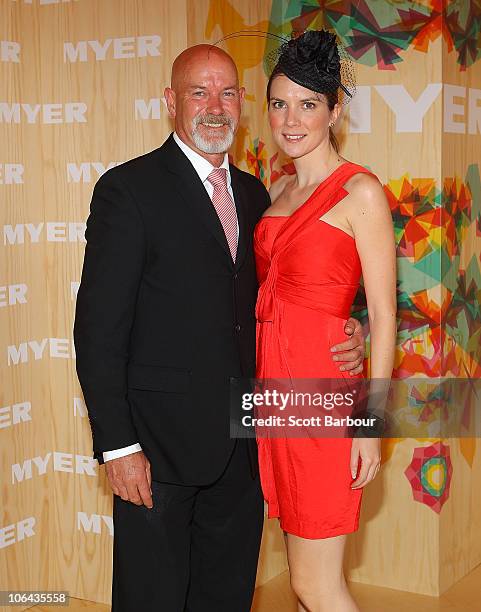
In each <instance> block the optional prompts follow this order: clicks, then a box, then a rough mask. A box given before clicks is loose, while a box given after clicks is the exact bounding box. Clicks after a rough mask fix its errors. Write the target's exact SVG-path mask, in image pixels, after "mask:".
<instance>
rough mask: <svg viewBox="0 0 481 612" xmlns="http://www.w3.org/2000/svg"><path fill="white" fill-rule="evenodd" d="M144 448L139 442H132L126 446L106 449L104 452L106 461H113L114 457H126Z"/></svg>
mask: <svg viewBox="0 0 481 612" xmlns="http://www.w3.org/2000/svg"><path fill="white" fill-rule="evenodd" d="M141 450H142V447H141V446H140V444H139V443H138V442H136V443H135V444H131V445H130V446H124V447H123V448H116V449H115V450H111V451H106V452H105V453H102V456H103V458H104V461H111V460H112V459H118V458H119V457H125V456H126V455H131V454H132V453H138V452H139V451H141Z"/></svg>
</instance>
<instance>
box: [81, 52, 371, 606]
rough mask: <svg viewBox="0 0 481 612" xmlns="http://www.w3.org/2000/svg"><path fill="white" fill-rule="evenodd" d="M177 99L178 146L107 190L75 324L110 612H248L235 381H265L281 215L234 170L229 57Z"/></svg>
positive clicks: (210, 58)
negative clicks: (102, 473) (255, 244)
mask: <svg viewBox="0 0 481 612" xmlns="http://www.w3.org/2000/svg"><path fill="white" fill-rule="evenodd" d="M165 98H166V101H167V107H168V110H169V113H170V116H171V117H172V118H173V119H174V124H175V132H174V133H173V134H171V135H170V136H169V138H168V139H167V140H166V142H165V143H164V144H163V145H162V146H161V147H160V148H159V149H156V150H154V151H152V152H151V153H148V154H147V155H143V156H142V157H139V158H137V159H133V160H131V161H129V162H127V163H125V164H122V165H120V166H117V167H115V168H113V169H112V170H109V171H108V172H106V173H105V174H104V175H103V176H102V177H101V178H100V180H99V181H98V182H97V184H96V186H95V189H94V193H93V198H92V203H91V212H90V216H89V218H88V220H87V231H86V239H87V246H86V250H85V260H84V266H83V271H82V279H81V283H80V288H79V292H78V298H77V309H76V317H75V325H74V339H75V348H76V355H77V372H78V376H79V380H80V383H81V386H82V389H83V393H84V396H85V400H86V404H87V408H88V413H89V419H90V424H91V428H92V434H93V447H94V454H95V456H96V457H97V458H98V460H99V462H100V463H103V462H105V465H106V472H107V476H108V480H109V482H110V485H111V487H112V491H113V493H114V528H115V535H114V559H113V586H112V610H113V611H114V612H138V611H142V612H150V611H152V612H154V611H156V612H182V611H184V610H185V611H188V612H247V611H248V610H250V605H251V600H252V594H253V589H254V583H255V575H256V566H257V557H258V552H259V544H260V537H261V530H262V520H263V503H262V495H261V490H260V485H259V474H258V469H257V457H256V447H255V441H253V440H244V439H242V440H241V439H239V440H235V439H231V438H230V436H229V381H230V379H231V378H232V377H234V378H238V377H252V376H254V374H255V318H254V306H255V301H256V294H257V281H256V273H255V264H254V256H253V251H252V234H253V230H254V227H255V225H256V223H257V221H258V220H259V218H260V216H261V215H262V213H263V212H264V210H265V209H266V208H267V207H268V205H269V204H270V201H269V196H268V193H267V191H266V190H265V188H264V186H263V185H262V183H261V182H260V181H258V180H257V179H256V178H254V177H253V176H251V175H249V174H247V173H245V172H241V171H240V170H238V169H237V168H236V167H235V166H232V165H229V162H228V157H227V153H226V152H227V151H228V149H229V148H230V146H231V145H232V142H233V139H234V135H235V131H236V128H237V125H238V123H239V117H240V112H241V105H242V101H243V98H244V89H243V88H242V87H239V82H238V76H237V70H236V67H235V64H234V62H233V61H232V59H231V58H230V56H229V55H227V54H226V53H225V52H224V51H222V50H220V49H218V48H216V47H211V46H209V45H198V46H195V47H192V48H190V49H187V50H186V51H184V52H183V53H181V55H179V57H177V59H176V60H175V62H174V64H173V67H172V78H171V87H168V88H166V89H165ZM350 321H351V329H349V330H347V331H348V332H350V333H352V332H353V331H354V333H353V334H352V336H351V339H350V340H348V341H347V343H345V345H343V347H342V348H343V349H345V350H346V349H350V350H349V351H348V352H347V353H345V359H346V361H350V365H349V366H348V367H349V368H352V369H354V370H355V369H356V368H358V367H359V364H360V362H361V360H362V356H363V344H364V343H363V339H362V333H361V330H360V327H359V326H357V327H356V328H355V329H354V321H353V320H350Z"/></svg>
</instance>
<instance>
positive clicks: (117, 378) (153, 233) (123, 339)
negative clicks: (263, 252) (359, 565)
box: [74, 135, 269, 484]
mask: <svg viewBox="0 0 481 612" xmlns="http://www.w3.org/2000/svg"><path fill="white" fill-rule="evenodd" d="M230 172H231V181H232V188H233V192H234V198H235V203H236V208H237V215H238V219H239V245H238V252H237V257H236V263H235V265H234V264H233V262H232V259H231V257H230V254H229V248H228V245H227V241H226V238H225V235H224V231H223V229H222V226H221V224H220V221H219V218H218V216H217V214H216V212H215V210H214V208H213V205H212V202H211V201H210V198H209V196H208V194H207V192H206V190H205V188H204V186H203V185H202V182H201V180H200V179H199V177H198V175H197V173H196V171H195V170H194V168H193V166H192V164H191V163H190V161H189V160H188V159H187V157H186V156H185V155H184V154H183V153H182V151H181V150H180V149H179V147H178V146H177V145H176V143H175V141H174V140H173V138H172V135H171V136H170V137H169V138H168V139H167V141H166V142H165V143H164V144H163V145H162V146H161V147H160V148H159V149H156V150H154V151H152V152H151V153H148V154H146V155H143V156H141V157H138V158H136V159H133V160H131V161H128V162H127V163H125V164H122V165H120V166H117V167H115V168H113V169H111V170H109V171H108V172H106V173H105V174H104V175H103V176H102V177H101V178H100V180H99V181H98V182H97V184H96V185H95V189H94V193H93V197H92V202H91V208H90V215H89V218H88V220H87V230H86V234H85V235H86V239H87V245H86V250H85V259H84V265H83V271H82V278H81V283H80V288H79V292H78V296H77V306H76V315H75V324H74V341H75V350H76V358H77V373H78V377H79V380H80V384H81V386H82V390H83V393H84V397H85V401H86V404H87V408H88V414H89V419H90V424H91V428H92V434H93V446H94V454H95V456H96V457H97V458H98V459H99V461H102V456H101V454H102V452H103V451H107V450H113V449H116V448H121V447H124V446H128V445H130V444H133V443H134V442H140V443H141V445H142V448H143V450H144V452H145V454H146V455H147V457H148V458H149V460H150V462H151V466H152V477H153V479H154V480H159V481H164V482H172V483H179V484H208V483H210V482H213V481H214V480H215V479H216V478H217V477H218V476H220V474H221V473H222V471H223V469H224V468H225V466H226V464H227V461H228V459H229V456H230V454H231V452H232V449H233V445H234V440H233V439H231V438H230V435H229V379H230V377H239V376H244V377H248V376H254V373H255V318H254V307H255V301H256V295H257V279H256V272H255V263H254V255H253V249H252V235H253V230H254V226H255V224H256V223H257V221H258V220H259V218H260V216H261V215H262V213H263V211H264V210H265V209H266V207H267V206H268V205H269V196H268V193H267V191H266V189H265V188H264V186H263V185H262V183H261V182H260V181H258V180H257V179H256V178H255V177H253V176H251V175H250V174H247V173H245V172H242V171H240V170H239V169H237V168H236V167H234V166H230Z"/></svg>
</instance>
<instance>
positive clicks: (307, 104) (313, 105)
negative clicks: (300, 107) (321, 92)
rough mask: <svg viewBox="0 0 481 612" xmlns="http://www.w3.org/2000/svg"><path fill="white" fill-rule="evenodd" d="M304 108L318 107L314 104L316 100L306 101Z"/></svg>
mask: <svg viewBox="0 0 481 612" xmlns="http://www.w3.org/2000/svg"><path fill="white" fill-rule="evenodd" d="M304 108H307V109H308V110H311V109H313V108H316V105H315V104H314V102H304Z"/></svg>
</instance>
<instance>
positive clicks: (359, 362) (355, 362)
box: [331, 317, 364, 376]
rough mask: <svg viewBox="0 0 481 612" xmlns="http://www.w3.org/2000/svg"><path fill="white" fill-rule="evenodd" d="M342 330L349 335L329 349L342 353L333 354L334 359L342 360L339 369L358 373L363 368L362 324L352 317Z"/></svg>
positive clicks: (352, 373)
mask: <svg viewBox="0 0 481 612" xmlns="http://www.w3.org/2000/svg"><path fill="white" fill-rule="evenodd" d="M344 331H345V332H346V334H347V335H349V336H351V337H350V338H349V339H348V340H346V341H345V342H342V343H341V344H336V345H335V346H331V351H332V352H334V353H341V352H342V355H333V356H332V358H333V360H334V361H344V362H346V363H343V364H342V365H341V366H340V367H339V369H340V370H343V371H349V374H351V376H353V375H354V374H360V373H361V372H362V370H363V361H364V335H363V333H362V326H361V324H360V323H359V321H358V320H357V319H353V318H352V317H351V318H350V319H348V320H347V321H346V325H345V327H344Z"/></svg>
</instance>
